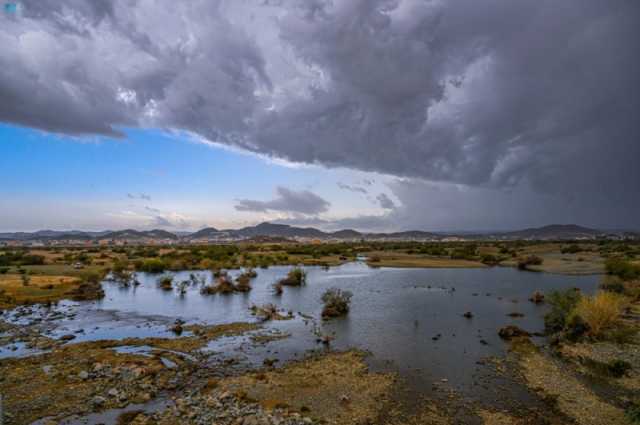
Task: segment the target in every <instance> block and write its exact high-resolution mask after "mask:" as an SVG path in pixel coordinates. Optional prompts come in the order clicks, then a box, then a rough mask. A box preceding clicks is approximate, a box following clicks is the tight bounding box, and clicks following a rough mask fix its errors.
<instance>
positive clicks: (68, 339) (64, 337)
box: [60, 334, 76, 341]
mask: <svg viewBox="0 0 640 425" xmlns="http://www.w3.org/2000/svg"><path fill="white" fill-rule="evenodd" d="M72 339H76V336H75V335H73V334H67V335H62V336H61V337H60V341H71V340H72Z"/></svg>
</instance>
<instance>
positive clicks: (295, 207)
mask: <svg viewBox="0 0 640 425" xmlns="http://www.w3.org/2000/svg"><path fill="white" fill-rule="evenodd" d="M330 206H331V204H330V203H329V202H328V201H326V200H325V199H323V198H321V197H319V196H318V195H316V194H315V193H313V192H310V191H308V190H301V191H295V190H291V189H287V188H286V187H282V186H278V187H277V188H276V197H275V198H274V199H272V200H271V201H255V200H251V199H241V200H239V201H238V204H237V205H236V206H235V209H236V210H238V211H253V212H268V211H278V212H286V213H294V214H303V215H316V214H320V213H323V212H326V211H328V210H329V207H330Z"/></svg>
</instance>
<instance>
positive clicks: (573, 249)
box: [560, 244, 583, 254]
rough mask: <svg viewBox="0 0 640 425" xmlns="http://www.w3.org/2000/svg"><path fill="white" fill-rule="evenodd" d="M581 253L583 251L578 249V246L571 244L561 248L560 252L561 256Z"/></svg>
mask: <svg viewBox="0 0 640 425" xmlns="http://www.w3.org/2000/svg"><path fill="white" fill-rule="evenodd" d="M582 251H583V249H582V248H580V245H577V244H571V245H569V246H565V247H562V249H561V250H560V252H561V253H562V254H577V253H578V252H582Z"/></svg>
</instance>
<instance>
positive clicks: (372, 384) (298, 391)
mask: <svg viewBox="0 0 640 425" xmlns="http://www.w3.org/2000/svg"><path fill="white" fill-rule="evenodd" d="M394 382H395V380H394V377H393V376H391V375H386V374H379V373H369V372H368V370H367V366H366V364H365V362H364V358H363V354H362V353H359V352H356V351H349V352H345V353H332V354H328V355H325V356H322V357H319V358H314V359H310V360H304V361H300V362H294V363H291V364H289V365H287V366H286V367H285V368H283V369H277V370H274V371H265V372H264V373H258V374H246V375H243V376H240V377H234V378H227V379H225V380H223V381H222V382H220V387H221V388H222V389H224V390H228V391H231V392H232V393H234V392H235V393H237V392H242V393H244V394H246V395H247V396H248V397H249V398H251V399H254V400H257V401H258V402H259V403H260V404H262V406H263V407H265V408H271V407H273V406H290V408H292V409H293V410H297V411H308V412H309V415H310V416H312V417H316V418H318V419H324V420H325V421H327V423H330V424H336V425H341V424H344V425H347V424H349V425H351V424H358V423H373V421H374V420H375V418H376V417H377V416H378V415H379V414H380V413H381V411H382V410H383V408H384V405H385V401H386V400H387V398H388V395H389V393H390V391H391V389H392V387H393V385H394Z"/></svg>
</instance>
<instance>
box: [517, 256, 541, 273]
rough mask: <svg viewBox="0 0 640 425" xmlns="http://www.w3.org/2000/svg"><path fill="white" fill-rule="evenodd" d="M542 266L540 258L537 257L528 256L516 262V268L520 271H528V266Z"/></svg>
mask: <svg viewBox="0 0 640 425" xmlns="http://www.w3.org/2000/svg"><path fill="white" fill-rule="evenodd" d="M541 264H542V258H540V257H538V256H537V255H530V256H528V257H526V258H521V259H520V260H518V268H519V269H520V270H528V269H529V266H539V265H541Z"/></svg>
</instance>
